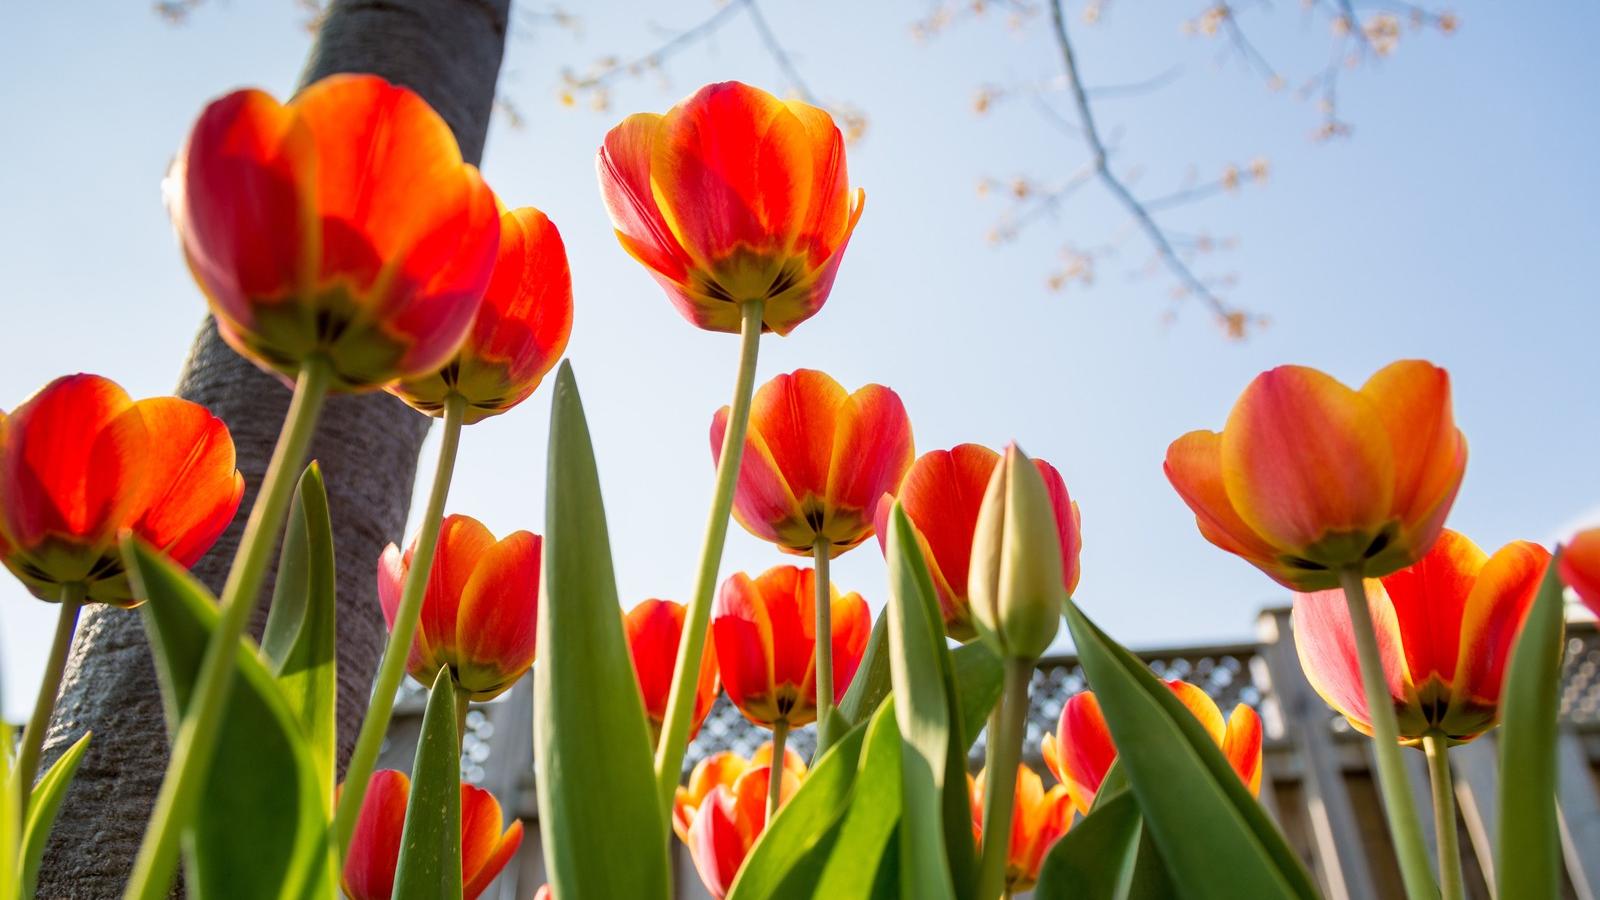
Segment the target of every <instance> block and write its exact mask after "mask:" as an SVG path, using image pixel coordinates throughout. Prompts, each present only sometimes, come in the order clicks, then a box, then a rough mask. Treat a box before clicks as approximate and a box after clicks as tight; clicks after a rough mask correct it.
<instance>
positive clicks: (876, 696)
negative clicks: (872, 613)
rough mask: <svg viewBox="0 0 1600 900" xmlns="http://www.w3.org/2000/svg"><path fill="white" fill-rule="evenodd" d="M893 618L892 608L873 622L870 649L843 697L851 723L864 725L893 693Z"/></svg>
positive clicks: (843, 709) (841, 705)
mask: <svg viewBox="0 0 1600 900" xmlns="http://www.w3.org/2000/svg"><path fill="white" fill-rule="evenodd" d="M891 687H892V685H891V684H890V683H889V621H888V609H887V608H885V610H884V611H883V612H881V613H879V614H878V621H876V622H874V623H872V634H871V635H870V636H869V637H868V638H867V650H866V653H865V654H864V655H863V656H862V657H861V665H860V666H858V667H857V668H856V677H855V678H853V679H851V681H850V688H849V690H847V691H845V692H844V699H842V700H840V701H839V712H840V714H842V715H843V716H844V717H845V719H847V720H849V722H850V724H851V725H860V724H861V723H862V722H865V721H867V720H868V719H870V718H872V714H873V713H875V712H877V711H878V705H879V704H881V703H882V702H883V698H885V697H887V696H889V689H890V688H891Z"/></svg>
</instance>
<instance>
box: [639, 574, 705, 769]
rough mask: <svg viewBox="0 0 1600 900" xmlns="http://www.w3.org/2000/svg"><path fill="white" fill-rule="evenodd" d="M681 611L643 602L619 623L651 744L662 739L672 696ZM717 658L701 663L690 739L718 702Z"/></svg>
mask: <svg viewBox="0 0 1600 900" xmlns="http://www.w3.org/2000/svg"><path fill="white" fill-rule="evenodd" d="M684 612H685V610H684V607H683V604H681V603H673V602H672V601H671V600H653V599H652V600H645V601H643V602H642V603H640V604H639V605H638V606H635V607H634V608H633V609H631V610H629V611H628V613H627V615H625V616H623V619H622V630H623V632H624V634H625V635H626V636H627V638H628V652H629V654H630V655H631V656H632V657H633V673H634V675H635V676H637V677H638V679H639V693H640V695H641V696H642V697H643V699H644V714H645V717H646V718H647V719H649V720H650V735H651V743H655V742H656V740H658V739H659V738H660V736H661V723H662V722H663V721H664V720H665V719H666V717H667V697H668V695H669V694H671V692H672V671H673V668H674V667H675V666H676V664H677V661H678V640H679V638H681V637H682V636H683V617H684ZM717 692H718V687H717V657H716V654H715V652H708V653H706V654H705V655H704V656H702V657H701V659H700V680H699V681H698V682H697V683H696V685H695V698H694V718H693V719H692V720H691V721H690V723H689V737H690V738H693V737H694V735H695V733H696V732H698V731H699V730H700V725H701V723H703V722H705V720H706V716H707V715H708V714H709V713H710V712H711V705H712V704H713V703H715V702H716V699H717Z"/></svg>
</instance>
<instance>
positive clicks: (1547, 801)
mask: <svg viewBox="0 0 1600 900" xmlns="http://www.w3.org/2000/svg"><path fill="white" fill-rule="evenodd" d="M1560 555H1561V550H1560V549H1559V548H1558V549H1557V550H1556V558H1555V559H1552V560H1550V565H1549V568H1548V569H1546V570H1545V573H1544V581H1543V582H1542V583H1541V584H1540V585H1539V594H1538V596H1537V597H1535V598H1534V601H1533V606H1532V607H1531V608H1530V609H1529V610H1528V616H1527V618H1526V619H1524V620H1523V624H1522V632H1521V634H1519V635H1518V636H1517V642H1516V644H1515V646H1513V647H1512V649H1511V662H1510V665H1509V667H1508V668H1507V670H1506V683H1505V688H1504V690H1503V691H1502V692H1501V699H1500V710H1501V721H1502V723H1503V727H1502V728H1501V730H1500V816H1501V818H1500V835H1499V839H1498V843H1497V845H1496V847H1495V850H1496V853H1495V856H1496V857H1497V859H1496V867H1495V868H1496V870H1497V873H1496V874H1497V877H1498V881H1499V886H1500V896H1501V897H1556V896H1560V893H1561V845H1560V843H1559V839H1560V835H1559V832H1558V831H1557V824H1556V802H1555V797H1556V715H1557V713H1558V712H1559V710H1560V707H1559V704H1560V699H1561V661H1562V660H1561V654H1562V649H1563V647H1564V646H1565V639H1564V632H1565V621H1564V619H1563V613H1562V587H1561V577H1560V574H1559V572H1558V569H1557V566H1558V562H1559V559H1560Z"/></svg>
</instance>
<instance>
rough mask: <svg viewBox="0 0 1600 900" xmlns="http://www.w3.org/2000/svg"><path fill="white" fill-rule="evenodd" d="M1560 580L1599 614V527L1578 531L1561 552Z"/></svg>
mask: <svg viewBox="0 0 1600 900" xmlns="http://www.w3.org/2000/svg"><path fill="white" fill-rule="evenodd" d="M1561 580H1562V581H1564V582H1566V584H1567V586H1568V587H1570V588H1572V590H1573V591H1574V592H1575V593H1576V594H1577V595H1578V599H1579V600H1582V601H1583V602H1584V603H1586V604H1588V606H1589V608H1590V609H1591V610H1594V614H1595V615H1597V616H1600V528H1591V529H1589V530H1588V531H1583V532H1579V533H1578V535H1577V536H1576V537H1574V538H1573V539H1572V543H1570V544H1568V545H1567V548H1566V549H1565V550H1563V551H1562V552H1561Z"/></svg>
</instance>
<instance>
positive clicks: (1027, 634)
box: [967, 444, 1067, 659]
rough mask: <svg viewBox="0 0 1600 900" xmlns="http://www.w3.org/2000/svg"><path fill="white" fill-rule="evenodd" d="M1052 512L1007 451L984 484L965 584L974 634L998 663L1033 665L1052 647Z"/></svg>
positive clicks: (1059, 594)
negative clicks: (997, 653)
mask: <svg viewBox="0 0 1600 900" xmlns="http://www.w3.org/2000/svg"><path fill="white" fill-rule="evenodd" d="M1061 572H1062V562H1061V540H1060V536H1059V533H1058V532H1057V530H1056V514H1055V506H1054V503H1053V502H1052V499H1051V496H1050V491H1049V489H1048V488H1047V487H1046V485H1045V481H1044V478H1043V477H1042V476H1041V475H1040V474H1039V470H1038V468H1037V467H1036V466H1034V464H1033V461H1032V460H1030V459H1028V457H1027V456H1026V455H1025V454H1024V453H1023V452H1022V451H1021V450H1020V449H1018V448H1017V445H1015V444H1012V445H1010V446H1008V447H1007V448H1006V452H1005V455H1004V456H1003V457H1002V458H1001V460H1000V465H998V466H996V467H995V470H994V474H993V475H991V476H990V477H989V487H988V489H987V490H986V491H985V492H984V495H983V506H982V507H981V508H980V509H979V511H978V527H977V530H976V531H975V532H974V534H973V540H972V568H971V571H970V572H969V573H968V576H967V584H968V588H969V589H970V590H971V591H972V613H973V617H974V619H975V620H976V624H977V626H978V633H979V634H980V635H981V636H982V637H983V638H984V640H986V641H988V642H989V643H990V644H991V645H993V646H994V647H995V648H996V649H998V650H999V651H1000V653H1001V655H1002V656H1005V657H1009V658H1018V659H1037V658H1038V657H1040V656H1042V655H1044V651H1045V648H1047V647H1049V646H1050V642H1051V641H1053V640H1055V637H1056V631H1057V630H1058V629H1059V628H1060V626H1061V606H1062V604H1063V603H1065V602H1066V600H1067V588H1066V585H1065V583H1064V582H1063V579H1062V574H1061Z"/></svg>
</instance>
